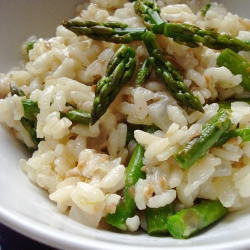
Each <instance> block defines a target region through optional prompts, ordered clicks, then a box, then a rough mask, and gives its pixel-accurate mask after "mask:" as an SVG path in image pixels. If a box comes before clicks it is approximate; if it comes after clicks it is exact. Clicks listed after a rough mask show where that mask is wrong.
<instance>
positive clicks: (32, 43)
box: [27, 42, 35, 53]
mask: <svg viewBox="0 0 250 250" xmlns="http://www.w3.org/2000/svg"><path fill="white" fill-rule="evenodd" d="M34 44H35V42H29V43H28V44H27V53H29V51H30V50H32V49H33V48H34Z"/></svg>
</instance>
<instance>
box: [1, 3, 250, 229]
mask: <svg viewBox="0 0 250 250" xmlns="http://www.w3.org/2000/svg"><path fill="white" fill-rule="evenodd" d="M198 2H199V3H200V5H198ZM158 3H159V5H160V6H161V7H162V17H163V18H164V19H168V20H171V21H173V22H186V23H190V24H194V25H197V26H199V27H200V28H209V29H214V30H216V31H218V32H221V33H229V34H231V35H232V36H236V37H238V38H239V39H241V40H247V39H248V40H249V39H250V31H249V30H250V25H249V24H250V23H249V21H247V20H243V19H241V18H240V17H239V16H238V15H234V14H232V13H229V12H227V10H226V9H225V7H224V6H223V5H222V4H217V3H212V5H211V8H210V9H209V11H207V13H206V15H205V17H202V16H201V14H200V12H198V13H197V14H196V11H198V10H199V9H200V7H201V6H203V5H204V4H205V3H207V1H205V0H204V1H194V0H192V1H191V0H190V1H181V0H171V1H170V0H159V1H158ZM191 8H193V11H192V10H191ZM194 8H195V9H194ZM77 11H78V12H79V15H78V17H77V18H78V19H81V20H90V19H93V20H98V21H101V22H104V21H120V22H125V23H127V24H128V25H129V26H130V27H141V26H143V24H142V22H141V20H140V18H139V17H138V16H137V15H136V14H135V13H134V9H133V3H130V2H127V1H125V0H123V1H121V0H107V1H102V0H90V3H89V4H86V3H84V4H83V5H80V6H78V8H77ZM34 40H35V41H36V43H35V45H34V48H33V49H32V50H31V51H30V52H29V54H28V55H27V52H26V49H25V48H26V45H27V43H28V42H29V41H34ZM158 41H159V43H160V44H161V46H162V47H164V48H165V49H166V51H167V52H168V53H169V54H171V55H173V56H174V57H175V59H176V62H177V63H178V64H179V65H180V67H182V68H183V69H184V72H185V77H186V79H185V84H187V85H188V86H189V87H190V88H191V89H192V90H193V91H194V92H195V94H196V95H197V96H198V97H199V99H200V101H201V103H202V104H205V103H208V101H210V102H211V101H213V100H215V99H217V98H218V99H219V100H225V99H227V98H230V97H237V98H238V97H249V96H250V94H249V92H246V91H244V89H243V88H242V86H241V85H239V84H240V82H241V80H242V77H241V75H236V76H235V75H233V74H232V73H231V72H230V71H229V70H228V69H226V68H225V67H217V66H216V58H217V57H218V55H219V52H218V51H215V50H212V49H209V48H206V47H200V48H198V49H197V48H195V49H192V48H188V47H185V46H182V45H179V44H177V43H175V42H173V40H172V39H170V38H166V37H162V36H159V37H158ZM130 45H131V47H133V48H134V49H135V50H136V53H137V57H138V58H139V61H140V62H142V61H143V59H144V58H145V55H146V54H147V51H146V49H145V47H144V46H143V45H142V43H141V42H133V43H132V44H130ZM118 47H119V45H116V44H112V43H107V42H101V41H93V40H91V39H89V38H87V37H78V36H76V35H75V34H74V33H72V32H70V31H68V30H66V29H65V28H64V27H63V26H61V25H60V26H58V27H57V29H56V36H55V37H52V38H50V39H48V40H45V39H42V38H39V39H37V38H35V37H31V38H29V39H28V40H27V41H25V42H24V44H23V53H24V60H23V61H22V65H21V67H20V68H14V69H13V70H11V71H9V72H8V73H6V74H1V75H0V93H1V98H2V99H1V100H0V121H1V122H3V123H6V124H7V125H8V126H9V127H11V128H13V131H14V133H15V135H16V137H17V138H18V139H19V140H21V141H23V142H24V143H25V144H26V145H27V146H28V147H32V146H34V144H33V142H32V140H31V138H30V135H29V133H28V132H27V131H26V130H25V129H24V127H23V126H22V124H21V122H20V119H21V118H22V117H23V116H24V110H23V106H22V103H21V100H22V97H18V96H16V95H14V96H11V95H10V93H9V83H10V82H12V81H13V82H15V84H16V85H17V86H19V87H20V88H21V89H22V90H23V91H24V92H25V94H26V95H27V96H28V97H29V98H30V99H31V100H33V101H35V102H38V105H39V108H40V113H39V114H38V115H37V121H38V122H37V136H38V137H39V138H45V140H44V141H41V142H40V143H39V146H38V150H37V151H35V152H34V153H33V154H32V156H31V157H30V158H29V159H27V160H24V159H22V160H21V161H20V165H21V167H22V169H23V171H24V172H25V173H27V175H28V177H29V178H30V180H31V181H33V182H34V183H36V184H37V185H39V186H40V187H42V188H44V189H46V190H48V192H49V198H50V199H51V200H53V201H55V202H56V203H57V208H58V210H59V211H60V212H68V214H69V217H71V218H73V219H75V220H78V221H80V222H81V223H83V224H85V225H88V226H91V227H98V224H99V221H100V220H101V218H103V217H105V216H106V215H107V214H108V213H114V212H115V209H116V205H117V204H118V202H119V200H120V197H121V196H120V193H121V192H120V191H121V190H122V189H123V188H124V185H125V166H126V165H127V163H128V160H129V157H130V156H131V153H132V151H133V149H134V145H135V141H132V142H130V144H129V145H128V146H127V145H126V134H127V129H128V128H127V123H132V124H144V125H151V124H155V125H157V126H158V127H159V130H158V131H156V132H155V133H154V134H149V133H147V132H144V131H142V130H136V131H135V139H136V141H137V142H139V143H140V144H141V145H143V146H145V149H146V151H145V157H144V160H143V162H144V167H143V169H144V171H145V172H146V178H145V179H139V181H138V182H137V183H136V185H135V187H134V198H135V202H136V206H137V208H138V209H139V210H144V209H145V208H146V206H149V207H152V208H157V207H161V206H164V205H166V204H170V203H171V202H172V201H174V200H175V199H176V198H178V201H179V203H178V204H176V211H178V210H180V209H183V208H185V207H190V206H192V205H193V204H194V201H195V199H196V198H205V199H212V200H215V199H219V200H220V201H221V202H222V204H223V205H224V206H225V207H228V208H229V209H230V210H231V211H233V210H238V209H242V208H244V207H246V206H248V205H249V204H250V191H249V190H250V187H249V183H250V142H244V143H243V142H242V141H241V139H240V138H235V139H234V140H230V141H228V142H227V143H226V144H225V145H223V146H222V147H213V148H212V149H211V150H210V151H209V152H208V153H207V155H206V156H205V157H204V158H203V159H201V160H199V161H198V162H196V163H195V164H194V166H192V168H190V170H187V171H184V170H183V169H182V168H180V166H179V165H178V164H177V162H176V161H175V160H174V158H173V154H174V153H175V152H176V150H178V149H179V148H180V147H181V146H182V145H183V144H184V143H185V142H187V141H188V140H190V139H192V138H194V137H196V136H197V135H199V134H200V130H201V127H202V124H204V123H205V122H206V121H208V120H209V119H210V118H211V117H213V116H214V115H215V114H216V113H217V111H218V109H219V106H218V104H206V105H205V106H204V110H205V112H204V113H201V112H199V111H192V112H191V111H187V110H185V109H183V108H182V107H181V106H179V105H178V104H177V102H176V101H175V100H174V99H173V97H172V96H171V95H170V94H169V93H168V91H167V90H166V88H165V86H164V84H162V82H161V81H160V80H159V79H158V78H156V77H155V75H154V74H153V75H152V76H151V78H150V79H149V80H148V81H147V82H146V83H145V84H144V85H142V86H140V87H135V84H134V78H133V79H132V80H131V81H130V83H129V84H127V85H126V86H125V87H124V88H123V89H122V90H121V92H120V93H119V95H118V96H117V98H116V100H115V101H114V103H113V104H112V105H111V106H110V108H109V109H108V111H107V112H106V113H105V115H104V116H103V117H102V118H101V119H100V120H99V121H98V122H97V123H96V124H95V125H93V126H90V125H82V124H75V123H72V122H71V121H70V120H69V119H67V118H65V117H64V118H60V112H61V111H63V110H65V109H67V106H66V103H68V102H69V103H71V104H72V105H74V106H76V107H77V108H78V109H80V110H83V111H87V112H90V111H91V107H92V104H93V99H94V88H93V85H94V84H95V83H96V82H97V80H98V79H100V77H101V76H103V75H104V74H105V70H106V66H107V63H108V61H109V60H110V58H111V57H112V55H113V53H114V52H115V51H116V50H117V48H118ZM239 54H241V55H242V56H243V57H244V58H246V59H248V60H250V53H249V52H239ZM232 111H233V112H232V118H231V121H232V123H233V124H234V126H235V127H236V126H238V127H246V126H249V124H250V106H249V104H246V103H242V102H236V103H234V104H233V105H232ZM142 223H143V222H142ZM126 224H127V226H128V228H129V229H130V230H131V231H136V230H137V229H138V227H139V225H140V218H139V217H138V216H137V215H136V216H135V217H133V218H128V219H127V221H126Z"/></svg>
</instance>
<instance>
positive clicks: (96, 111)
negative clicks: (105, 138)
mask: <svg viewBox="0 0 250 250" xmlns="http://www.w3.org/2000/svg"><path fill="white" fill-rule="evenodd" d="M136 61H137V59H136V56H135V51H134V50H133V49H132V48H130V47H128V46H126V45H124V44H123V45H122V46H121V47H120V48H119V49H118V50H117V51H116V52H115V54H114V55H113V57H112V58H111V60H110V61H109V63H108V67H107V70H106V74H105V76H103V77H102V78H101V79H100V80H99V81H98V83H97V85H96V89H95V98H94V103H93V107H92V110H91V123H92V124H95V123H96V122H97V121H98V120H99V119H100V117H101V116H102V115H103V114H104V113H106V111H107V109H108V107H109V106H110V104H111V103H112V102H113V101H114V99H115V98H116V96H117V95H118V93H119V92H120V90H121V88H122V87H123V86H124V85H125V84H126V83H127V82H128V81H129V80H130V79H131V77H132V76H133V73H134V71H135V67H136Z"/></svg>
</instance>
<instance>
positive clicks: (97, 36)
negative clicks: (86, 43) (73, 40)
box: [62, 19, 146, 44]
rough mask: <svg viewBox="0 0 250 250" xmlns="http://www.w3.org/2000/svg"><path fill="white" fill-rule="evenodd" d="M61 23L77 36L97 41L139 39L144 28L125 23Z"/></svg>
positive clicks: (124, 42) (130, 40) (67, 21)
mask: <svg viewBox="0 0 250 250" xmlns="http://www.w3.org/2000/svg"><path fill="white" fill-rule="evenodd" d="M62 25H63V26H64V27H65V28H67V29H68V30H70V31H72V32H74V33H75V34H76V35H78V36H87V37H89V38H91V39H94V40H98V41H106V42H112V43H123V44H128V43H131V42H132V41H138V40H141V36H142V34H143V33H145V31H146V29H145V28H128V25H127V24H125V23H119V22H104V23H101V22H98V21H92V20H90V21H85V22H81V21H79V20H75V19H72V20H65V21H63V22H62Z"/></svg>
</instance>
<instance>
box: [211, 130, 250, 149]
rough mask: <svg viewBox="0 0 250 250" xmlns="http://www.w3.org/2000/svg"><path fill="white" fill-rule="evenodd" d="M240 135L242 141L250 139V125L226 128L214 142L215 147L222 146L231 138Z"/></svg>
mask: <svg viewBox="0 0 250 250" xmlns="http://www.w3.org/2000/svg"><path fill="white" fill-rule="evenodd" d="M238 136H239V137H241V139H242V142H247V141H250V127H245V128H236V129H231V130H226V131H225V132H224V133H223V134H222V135H221V137H220V138H219V139H218V140H217V141H216V142H215V143H214V145H213V147H217V146H222V145H223V144H225V143H226V142H227V141H228V140H229V139H231V138H234V137H238Z"/></svg>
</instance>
